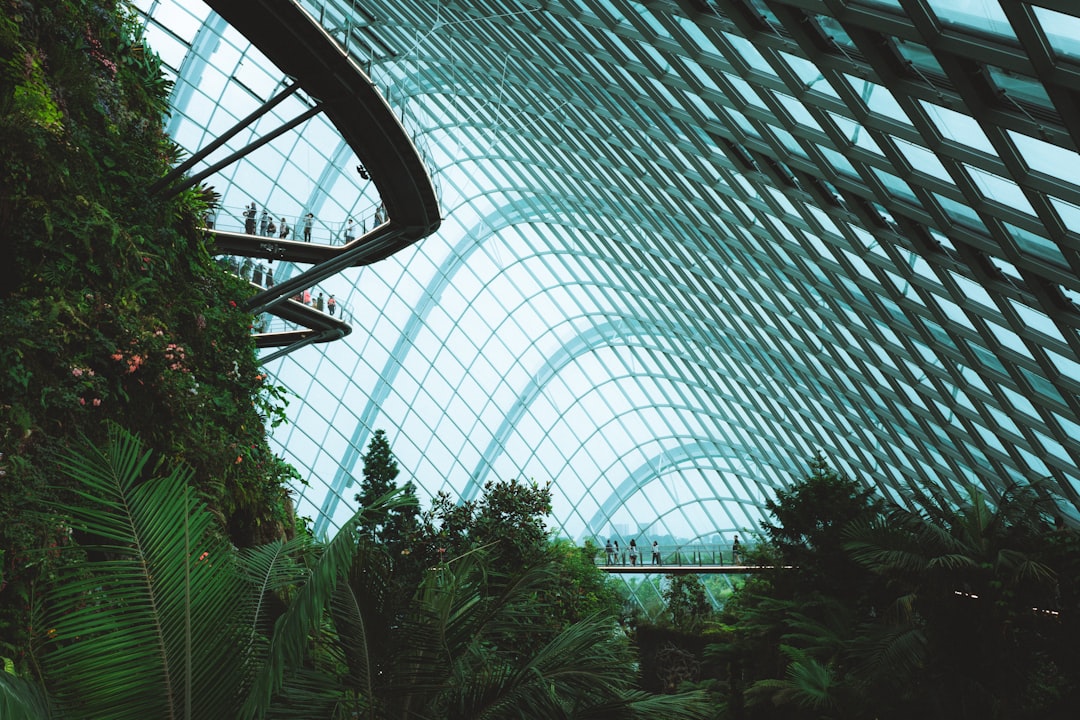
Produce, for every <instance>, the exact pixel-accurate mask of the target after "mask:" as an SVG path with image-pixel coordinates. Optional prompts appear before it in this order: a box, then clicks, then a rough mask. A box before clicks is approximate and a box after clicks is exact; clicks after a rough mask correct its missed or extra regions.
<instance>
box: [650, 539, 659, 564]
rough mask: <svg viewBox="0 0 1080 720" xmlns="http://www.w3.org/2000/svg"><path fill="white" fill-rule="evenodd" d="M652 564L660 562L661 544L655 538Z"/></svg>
mask: <svg viewBox="0 0 1080 720" xmlns="http://www.w3.org/2000/svg"><path fill="white" fill-rule="evenodd" d="M652 564H653V565H659V564H660V545H659V544H657V542H656V541H655V540H653V541H652Z"/></svg>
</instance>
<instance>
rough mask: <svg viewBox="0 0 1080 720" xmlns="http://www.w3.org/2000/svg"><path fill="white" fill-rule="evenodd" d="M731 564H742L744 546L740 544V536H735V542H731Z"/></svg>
mask: <svg viewBox="0 0 1080 720" xmlns="http://www.w3.org/2000/svg"><path fill="white" fill-rule="evenodd" d="M731 564H732V565H742V546H741V545H739V536H738V535H736V536H735V540H734V542H732V543H731Z"/></svg>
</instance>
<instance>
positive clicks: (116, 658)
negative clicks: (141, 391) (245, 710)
mask: <svg viewBox="0 0 1080 720" xmlns="http://www.w3.org/2000/svg"><path fill="white" fill-rule="evenodd" d="M149 460H150V453H149V452H148V451H145V450H144V449H143V446H142V444H141V442H140V441H139V440H138V439H137V438H136V437H135V436H133V435H131V434H130V433H127V432H126V431H124V430H122V429H120V428H119V427H117V426H111V427H110V428H109V442H108V443H107V445H106V446H105V447H104V449H97V448H92V449H90V450H89V451H88V452H87V453H86V454H81V455H70V456H67V457H62V458H60V459H59V462H60V465H61V466H62V467H63V468H64V470H65V471H66V472H67V473H68V474H70V475H71V476H72V477H73V478H74V479H76V480H77V486H76V487H77V490H76V493H77V494H78V496H79V502H77V503H69V504H66V505H62V506H59V507H58V508H57V511H58V513H59V514H60V515H66V516H67V518H68V522H69V524H70V527H71V528H72V531H73V537H74V538H75V539H77V540H78V545H76V544H74V543H73V544H71V545H70V546H68V547H66V548H64V550H63V551H64V552H71V553H77V552H85V556H86V557H85V561H84V562H81V563H78V564H67V565H64V566H63V570H62V571H61V572H60V573H59V575H58V576H57V577H55V578H54V579H53V580H52V582H49V583H48V584H47V586H45V587H43V588H41V592H40V593H39V595H38V597H37V598H36V601H37V608H36V611H37V616H38V617H39V618H40V621H39V622H38V625H37V627H36V628H35V631H36V632H35V633H34V639H35V642H36V644H35V647H34V648H33V659H34V661H35V663H36V667H37V668H39V674H38V677H37V680H38V682H39V683H40V687H41V688H44V689H47V691H48V694H49V697H50V698H51V702H52V703H54V704H55V706H56V708H57V709H58V711H59V715H60V716H61V717H68V718H111V719H114V720H127V719H128V718H130V719H131V720H137V719H141V718H149V717H153V718H193V717H194V718H215V717H222V718H224V717H235V714H234V713H235V710H236V709H237V708H238V707H239V705H238V699H239V698H238V690H240V689H242V688H243V687H244V686H245V685H246V684H247V683H246V680H245V675H246V673H247V667H248V665H247V663H246V662H245V654H246V652H247V647H246V646H245V644H244V642H243V641H242V638H241V637H240V636H239V635H238V633H237V632H236V630H237V628H238V627H240V626H241V623H239V622H238V620H239V618H238V614H237V608H239V607H240V606H241V603H240V602H239V600H240V597H241V587H240V585H239V583H238V582H237V581H236V580H237V575H236V571H235V565H234V559H233V552H232V549H231V546H230V545H229V543H228V541H227V540H226V538H225V537H224V536H223V535H222V534H221V533H220V532H219V531H218V528H217V527H216V520H215V518H214V516H213V515H212V514H211V513H210V512H209V511H208V510H207V508H206V506H205V505H204V504H203V503H202V501H201V500H200V499H199V498H198V496H197V494H196V493H195V491H194V490H192V489H191V487H190V482H189V481H190V479H191V475H192V473H191V471H190V470H188V469H186V468H181V467H176V468H173V469H171V470H170V471H168V472H166V473H164V474H154V473H152V472H151V468H150V467H149ZM5 717H7V716H6V715H5Z"/></svg>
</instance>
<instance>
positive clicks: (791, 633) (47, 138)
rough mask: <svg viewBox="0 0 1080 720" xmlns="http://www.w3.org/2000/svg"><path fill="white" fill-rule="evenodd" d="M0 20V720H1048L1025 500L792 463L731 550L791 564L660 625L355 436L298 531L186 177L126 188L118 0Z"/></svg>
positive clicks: (1040, 571) (1040, 542) (258, 379)
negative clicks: (313, 520)
mask: <svg viewBox="0 0 1080 720" xmlns="http://www.w3.org/2000/svg"><path fill="white" fill-rule="evenodd" d="M0 4H2V6H3V12H2V13H0V139H2V142H0V190H2V192H0V236H2V237H3V239H4V242H5V243H6V247H7V248H8V253H7V256H6V257H5V262H4V263H3V264H0V497H2V498H3V502H2V503H0V662H2V667H0V717H3V718H5V720H6V719H8V718H45V717H52V718H60V717H63V718H95V720H96V719H97V718H104V717H109V718H132V719H135V718H147V717H152V718H157V717H197V718H229V719H230V720H231V719H233V718H240V717H274V718H287V717H303V718H311V717H326V718H346V717H347V718H356V717H362V718H371V719H374V718H391V717H398V718H405V717H432V718H462V720H465V719H473V718H483V717H490V718H503V717H518V718H529V717H543V718H549V717H568V718H569V717H576V718H604V717H610V718H633V717H643V718H655V717H663V718H667V719H671V720H677V719H678V718H706V717H714V718H717V719H718V720H719V719H727V718H739V719H746V720H759V719H760V720H764V719H769V718H785V719H787V718H794V719H796V720H797V719H798V718H845V719H852V720H859V719H861V718H866V719H867V720H870V719H871V718H874V719H885V718H909V717H914V716H922V717H925V718H927V719H928V720H931V719H936V718H943V719H944V718H949V719H950V720H956V719H965V718H973V719H974V718H979V719H980V720H981V719H982V718H1018V719H1021V720H1022V719H1026V718H1057V717H1071V711H1073V709H1074V708H1075V706H1076V703H1077V701H1078V700H1080V655H1077V654H1076V652H1075V648H1076V646H1077V644H1078V643H1080V622H1078V617H1080V612H1078V611H1080V538H1078V537H1077V535H1076V534H1075V533H1073V532H1071V531H1069V530H1066V529H1064V527H1063V526H1058V525H1055V523H1054V522H1053V517H1052V510H1053V506H1052V505H1049V504H1047V502H1046V500H1045V498H1044V494H1043V493H1041V492H1040V491H1039V489H1038V488H1032V487H1029V486H1018V487H1011V488H1008V489H1006V490H1004V491H1003V492H1002V493H1001V495H1000V497H997V498H994V499H993V502H991V501H990V500H988V499H987V498H986V497H985V496H983V495H981V494H979V493H977V492H974V491H972V493H971V495H970V498H968V499H967V500H966V502H963V503H959V504H958V503H956V502H951V501H945V500H942V499H941V498H938V497H936V496H933V495H913V496H912V497H911V498H908V500H907V502H906V504H905V505H904V506H903V507H901V506H897V505H892V504H886V503H883V502H882V501H880V500H878V499H875V498H874V496H872V495H871V494H870V493H868V492H867V491H866V489H865V488H864V487H863V486H861V485H859V484H858V483H855V482H853V481H851V480H849V479H845V478H842V477H839V476H837V475H836V473H835V472H833V471H832V470H830V469H829V468H828V466H827V465H826V464H825V463H824V461H823V460H821V459H820V458H819V459H816V460H814V461H813V462H812V464H811V472H810V474H809V476H808V477H807V478H805V479H804V480H803V481H802V482H799V483H797V484H795V485H794V486H793V487H792V488H790V489H789V490H788V491H785V492H781V493H779V494H778V497H777V500H776V501H775V502H771V503H769V505H768V509H769V511H770V514H771V519H770V521H769V522H766V523H764V524H763V526H762V534H761V536H760V538H759V540H760V542H759V543H758V547H757V549H756V551H755V552H757V553H758V557H757V558H756V559H758V560H761V561H762V562H763V563H766V564H774V565H781V564H789V565H794V566H795V569H792V570H777V571H775V572H773V573H769V574H763V575H758V576H754V577H753V578H751V579H749V580H747V581H746V582H745V584H743V585H741V586H739V587H737V588H736V590H735V591H734V592H733V593H730V596H729V597H728V598H727V601H726V603H725V604H724V606H723V608H722V610H721V611H719V612H718V611H717V610H716V609H715V608H714V607H713V605H712V604H711V603H710V602H708V601H707V596H708V594H709V591H710V589H711V590H712V594H713V595H714V596H715V595H717V594H718V592H717V590H716V586H712V585H707V584H706V581H703V580H702V579H700V578H696V577H694V576H686V577H678V578H675V577H669V578H666V579H665V580H664V581H663V582H659V581H656V582H655V584H654V585H653V586H652V587H650V588H649V589H650V590H653V591H655V592H654V596H655V597H662V598H663V606H662V608H653V610H656V612H653V613H652V615H654V616H658V617H659V618H660V620H659V622H656V623H646V622H644V621H642V619H641V617H640V616H638V617H636V618H635V617H634V613H633V612H630V611H628V609H627V603H626V598H619V597H618V596H617V595H616V594H615V592H614V591H613V589H612V585H611V583H609V582H608V581H607V579H606V577H605V576H604V575H603V574H602V573H600V571H599V570H597V568H596V567H595V566H594V565H593V562H592V557H593V555H594V553H595V552H596V548H592V547H586V548H584V549H582V548H576V547H573V546H572V545H571V544H569V543H567V542H564V541H551V540H550V538H549V534H548V532H547V529H546V527H545V525H544V517H545V516H546V515H547V514H548V513H549V512H550V494H549V492H548V488H547V487H546V486H544V485H542V484H538V483H535V482H532V481H519V480H510V481H506V482H492V483H489V484H487V485H486V486H485V488H484V491H483V493H482V494H481V495H480V497H478V498H477V499H476V500H475V501H471V502H465V503H458V502H456V501H455V500H454V499H453V498H451V497H449V496H446V495H439V496H437V497H436V498H435V499H434V502H433V503H432V504H431V506H430V507H429V508H428V509H427V510H426V511H424V512H420V509H419V506H418V504H417V502H416V498H415V488H413V487H412V486H411V485H410V484H406V485H405V486H404V487H398V486H397V484H396V477H397V474H398V469H397V464H396V461H395V460H394V457H393V453H392V451H391V449H390V446H389V443H388V441H387V438H386V435H385V433H382V432H381V431H379V432H376V433H375V435H374V436H373V439H372V442H371V445H370V446H369V448H368V451H367V453H366V454H365V456H364V479H363V482H362V483H361V487H360V492H359V493H358V496H357V500H358V502H359V504H360V505H361V506H362V507H363V510H362V512H361V513H359V514H358V515H357V516H356V517H355V518H353V519H352V520H351V521H350V522H348V523H346V525H345V526H344V527H343V528H342V529H341V531H340V532H339V533H338V534H337V535H336V536H335V537H334V538H333V539H331V540H329V541H326V542H322V541H318V540H316V539H314V538H312V537H311V536H310V534H309V533H307V532H306V529H305V528H303V527H296V523H295V521H294V520H293V518H292V516H291V511H290V506H289V501H288V494H287V492H286V489H285V488H286V483H285V481H286V480H287V479H289V478H295V471H293V470H292V469H291V468H290V467H289V466H287V465H286V464H284V463H283V462H281V460H280V459H278V458H276V457H274V455H273V454H272V453H271V451H270V449H269V445H268V443H267V439H266V432H267V429H268V426H272V425H273V424H275V423H276V422H279V421H280V420H281V419H282V412H281V408H280V404H281V403H282V402H283V401H284V400H283V396H282V392H281V390H280V389H279V388H275V387H271V386H269V385H268V384H267V380H266V376H265V374H264V373H262V372H261V370H260V368H259V366H258V363H257V360H256V354H255V350H254V347H253V344H252V340H251V336H250V329H251V322H252V318H251V317H250V315H248V314H246V313H243V312H241V311H240V310H239V309H238V306H239V305H240V304H241V303H242V300H243V299H244V297H245V296H246V294H247V293H248V292H249V289H248V288H247V286H246V285H245V283H243V282H242V281H240V280H238V279H237V278H235V277H233V276H231V275H229V274H228V273H225V272H223V271H222V270H221V269H220V268H219V267H218V266H217V265H216V264H215V263H214V262H213V261H212V259H211V257H210V254H209V253H208V251H207V248H206V247H205V246H204V244H203V240H202V238H201V236H200V232H199V230H198V222H197V218H199V217H201V216H202V213H203V211H204V209H205V208H206V206H207V204H208V203H212V202H213V201H214V193H213V192H212V191H211V190H209V189H206V188H202V189H196V190H193V191H189V192H186V193H183V194H180V195H179V196H175V197H163V196H158V195H153V194H151V193H150V192H149V188H151V187H152V186H153V184H154V181H155V180H157V179H158V178H160V177H161V176H162V175H163V174H164V173H165V172H166V171H167V170H168V169H169V168H170V167H171V166H172V164H173V163H174V162H175V160H176V159H177V157H176V156H177V152H176V148H175V147H174V145H173V144H172V143H171V142H170V141H169V139H168V138H167V137H166V136H165V134H164V133H163V132H162V124H161V121H162V117H163V113H165V112H166V110H167V97H168V91H169V87H168V83H167V82H166V81H165V80H164V79H163V76H162V73H161V68H160V63H159V61H158V60H157V58H156V57H155V56H154V55H153V53H151V52H150V51H149V50H148V49H147V48H145V47H144V46H143V44H142V42H141V41H140V39H139V36H138V33H137V32H136V30H135V25H134V23H133V22H132V21H130V20H129V19H127V18H126V17H125V15H124V10H123V6H122V5H121V4H120V3H118V2H114V1H112V0H52V1H51V2H38V3H25V2H19V1H18V0H0ZM649 582H650V583H653V582H654V581H651V580H650V581H649ZM619 619H621V620H622V622H621V623H620V622H618V621H619ZM635 646H636V650H637V652H636V653H635ZM691 688H697V690H695V691H691V692H682V693H676V691H678V690H680V689H682V690H684V691H685V690H688V689H691ZM661 693H671V694H661ZM706 700H707V701H706Z"/></svg>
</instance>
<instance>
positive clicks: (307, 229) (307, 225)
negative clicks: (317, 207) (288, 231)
mask: <svg viewBox="0 0 1080 720" xmlns="http://www.w3.org/2000/svg"><path fill="white" fill-rule="evenodd" d="M313 222H315V216H314V215H312V214H311V213H308V214H307V215H305V216H304V242H311V224H312V223H313Z"/></svg>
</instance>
